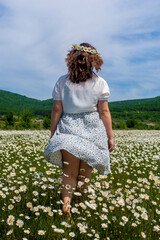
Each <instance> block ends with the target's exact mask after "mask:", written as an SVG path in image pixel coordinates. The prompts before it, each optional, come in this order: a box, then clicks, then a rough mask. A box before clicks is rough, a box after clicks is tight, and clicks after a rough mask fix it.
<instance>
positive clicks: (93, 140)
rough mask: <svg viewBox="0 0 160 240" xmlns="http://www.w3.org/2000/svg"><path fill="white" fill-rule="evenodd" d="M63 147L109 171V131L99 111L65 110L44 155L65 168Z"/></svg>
mask: <svg viewBox="0 0 160 240" xmlns="http://www.w3.org/2000/svg"><path fill="white" fill-rule="evenodd" d="M61 149H65V150H67V151H68V152H70V153H71V154H73V155H74V156H76V157H77V158H79V159H81V160H83V161H84V162H85V163H87V164H89V165H90V166H91V167H92V168H95V169H97V170H98V172H99V174H102V175H107V174H108V173H111V170H110V155H109V150H108V143H107V134H106V130H105V127H104V124H103V122H102V120H101V119H100V117H99V113H98V112H82V113H64V114H63V115H62V118H61V119H60V121H59V123H58V125H57V129H56V131H55V133H54V135H53V136H52V138H51V139H50V140H49V144H48V146H47V148H46V149H45V151H44V157H45V159H46V160H47V161H48V162H50V163H52V164H53V165H58V166H59V167H60V168H61V169H62V168H63V161H62V154H61V151H60V150H61Z"/></svg>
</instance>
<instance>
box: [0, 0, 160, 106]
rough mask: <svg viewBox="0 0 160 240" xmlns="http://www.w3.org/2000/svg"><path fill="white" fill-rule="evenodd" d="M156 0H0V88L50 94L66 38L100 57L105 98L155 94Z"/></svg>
mask: <svg viewBox="0 0 160 240" xmlns="http://www.w3.org/2000/svg"><path fill="white" fill-rule="evenodd" d="M159 13H160V0H81V1H78V0H45V1H44V0H34V1H33V0H0V89H2V90H6V91H11V92H14V93H18V94H21V95H24V96H27V97H31V98H35V99H39V100H45V99H49V98H52V90H53V88H54V85H55V83H56V81H57V80H58V78H59V77H60V76H61V75H64V74H66V73H67V66H66V63H65V57H66V55H67V53H68V51H69V50H71V48H72V44H75V43H76V44H80V43H82V42H88V43H90V44H92V45H93V46H95V47H96V49H97V50H98V51H99V52H100V53H101V56H102V58H103V60H104V64H103V65H102V70H101V71H100V72H98V75H99V76H101V77H103V78H104V79H105V80H106V82H107V83H108V85H109V88H110V92H111V96H110V98H109V101H110V102H112V101H121V100H128V99H142V98H152V97H156V96H159V95H160V27H159V26H160V14H159Z"/></svg>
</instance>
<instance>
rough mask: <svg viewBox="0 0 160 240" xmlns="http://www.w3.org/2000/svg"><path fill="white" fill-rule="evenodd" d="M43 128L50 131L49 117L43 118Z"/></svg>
mask: <svg viewBox="0 0 160 240" xmlns="http://www.w3.org/2000/svg"><path fill="white" fill-rule="evenodd" d="M43 127H44V128H45V129H50V127H51V116H50V115H49V114H47V115H46V116H45V118H44V122H43Z"/></svg>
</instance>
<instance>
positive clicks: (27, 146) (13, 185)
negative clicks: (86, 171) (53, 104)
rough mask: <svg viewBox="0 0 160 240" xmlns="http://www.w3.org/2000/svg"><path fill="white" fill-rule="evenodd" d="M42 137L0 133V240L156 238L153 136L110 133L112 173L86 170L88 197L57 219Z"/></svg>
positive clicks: (158, 197) (158, 154) (55, 181)
mask: <svg viewBox="0 0 160 240" xmlns="http://www.w3.org/2000/svg"><path fill="white" fill-rule="evenodd" d="M49 136H50V132H49V131H48V130H46V131H0V147H1V148H0V158H1V159H0V169H1V175H0V209H1V213H0V239H14V240H16V239H17V240H19V239H23V240H27V239H31V240H35V239H36V240H37V239H45V240H46V239H47V240H50V239H52V240H53V239H62V240H68V239H84V240H85V239H87V240H88V239H92V240H93V239H94V240H96V239H106V240H118V239H119V240H132V239H148V240H158V239H160V148H159V144H160V131H159V130H153V131H152V130H150V131H146V130H128V131H127V130H126V131H123V130H115V131H114V139H115V144H116V146H115V150H114V151H113V152H112V153H111V170H112V173H111V174H109V175H108V176H107V177H106V178H105V177H104V176H102V175H98V173H97V171H96V170H95V169H94V170H93V172H92V177H91V182H90V184H91V185H90V188H89V194H88V198H87V200H86V201H85V202H79V203H78V201H77V198H78V196H79V193H78V192H76V191H75V193H74V195H73V199H72V204H71V214H72V218H71V220H69V221H67V220H66V219H65V218H64V215H63V213H62V210H61V209H62V201H61V194H60V192H61V176H62V170H60V169H58V167H55V166H53V165H51V164H50V163H48V162H46V160H45V159H44V157H43V151H44V149H45V147H46V146H47V144H48V140H49Z"/></svg>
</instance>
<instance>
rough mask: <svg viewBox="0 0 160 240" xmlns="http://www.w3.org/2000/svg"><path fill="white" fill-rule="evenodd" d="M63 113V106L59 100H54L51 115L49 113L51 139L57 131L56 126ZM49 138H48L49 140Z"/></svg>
mask: <svg viewBox="0 0 160 240" xmlns="http://www.w3.org/2000/svg"><path fill="white" fill-rule="evenodd" d="M62 111H63V105H62V101H61V100H54V103H53V108H52V113H51V137H52V136H53V134H54V132H55V131H56V129H57V124H58V122H59V120H60V117H61V114H62ZM51 137H50V138H51Z"/></svg>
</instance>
